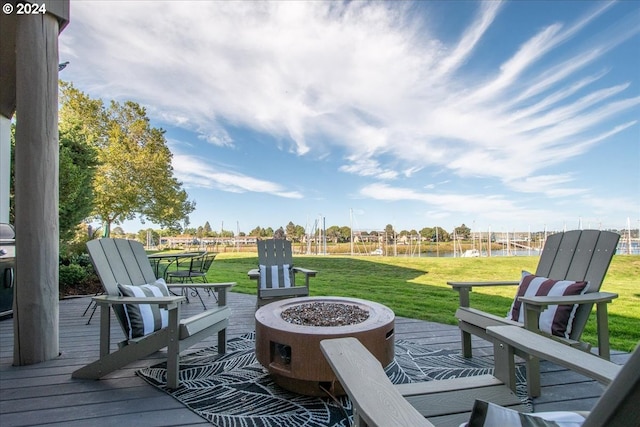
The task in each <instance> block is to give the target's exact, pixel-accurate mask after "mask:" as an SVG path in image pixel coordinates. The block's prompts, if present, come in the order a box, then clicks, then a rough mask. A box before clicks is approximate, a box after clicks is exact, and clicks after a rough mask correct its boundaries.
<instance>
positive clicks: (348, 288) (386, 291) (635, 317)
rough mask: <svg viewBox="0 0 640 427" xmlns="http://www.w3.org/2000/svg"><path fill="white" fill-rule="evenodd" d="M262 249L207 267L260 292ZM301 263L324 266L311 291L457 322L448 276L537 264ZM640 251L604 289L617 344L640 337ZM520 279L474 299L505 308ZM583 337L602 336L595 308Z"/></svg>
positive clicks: (613, 271) (615, 267)
mask: <svg viewBox="0 0 640 427" xmlns="http://www.w3.org/2000/svg"><path fill="white" fill-rule="evenodd" d="M257 262H258V259H257V256H256V255H251V254H243V253H220V254H219V255H218V256H217V257H216V260H215V262H214V264H213V266H212V268H211V269H210V271H209V275H208V279H209V280H210V281H211V282H223V281H235V282H237V283H238V285H237V286H236V287H235V288H234V291H235V292H243V293H251V294H255V292H256V289H255V287H256V283H255V281H251V280H249V279H248V278H247V271H249V270H250V269H251V268H255V267H257ZM294 263H295V265H297V266H300V267H304V268H310V269H314V270H317V271H318V275H317V276H316V277H315V278H312V279H311V295H319V296H322V295H335V296H347V297H354V298H362V299H368V300H372V301H377V302H379V303H381V304H384V305H386V306H388V307H390V308H391V309H392V310H393V311H394V312H395V313H396V315H397V316H402V317H410V318H415V319H423V320H428V321H432V322H439V323H448V324H456V319H455V317H454V313H455V311H456V308H457V307H458V294H457V293H456V292H455V291H453V290H452V289H451V288H450V287H449V286H448V285H447V284H446V282H447V281H450V280H457V281H483V280H519V279H520V272H521V270H523V269H525V270H529V271H534V270H535V268H536V265H537V263H538V257H535V256H531V257H492V258H401V257H398V258H394V257H347V256H296V257H294ZM639 286H640V257H639V256H628V255H616V256H615V257H614V259H613V261H612V263H611V266H610V267H609V271H608V273H607V276H606V278H605V281H604V284H603V285H602V290H604V291H608V292H615V293H617V294H619V295H620V297H619V298H618V299H616V300H614V302H613V303H612V304H610V305H609V326H610V330H611V347H612V348H614V349H617V350H623V351H631V350H633V348H634V347H635V346H636V345H637V344H638V342H640V287H639ZM514 293H515V287H498V288H488V289H479V288H474V291H473V292H472V294H471V305H472V307H475V308H479V309H481V310H484V311H488V312H491V313H494V314H497V315H501V316H504V315H506V312H507V311H508V309H509V306H510V304H511V301H512V298H513V295H514ZM583 339H584V340H586V341H588V342H590V343H592V344H594V345H595V344H596V343H597V338H596V335H595V312H594V313H592V316H591V319H590V320H589V324H588V325H587V328H586V330H585V332H584V334H583Z"/></svg>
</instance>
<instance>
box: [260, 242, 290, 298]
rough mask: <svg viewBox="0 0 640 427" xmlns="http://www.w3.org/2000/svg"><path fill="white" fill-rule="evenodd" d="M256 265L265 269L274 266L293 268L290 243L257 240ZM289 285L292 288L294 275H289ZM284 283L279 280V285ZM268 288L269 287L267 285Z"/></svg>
mask: <svg viewBox="0 0 640 427" xmlns="http://www.w3.org/2000/svg"><path fill="white" fill-rule="evenodd" d="M257 246H258V264H259V265H265V266H267V268H269V267H272V266H274V265H277V266H282V265H285V264H287V265H289V267H290V268H291V267H293V255H292V252H291V242H290V241H289V240H285V239H267V240H258V242H257ZM290 276H291V285H292V286H294V285H295V284H294V280H295V275H294V274H290ZM283 282H284V281H283V280H281V281H280V283H283ZM269 287H270V285H269Z"/></svg>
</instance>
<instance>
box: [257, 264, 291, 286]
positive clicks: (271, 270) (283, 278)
mask: <svg viewBox="0 0 640 427" xmlns="http://www.w3.org/2000/svg"><path fill="white" fill-rule="evenodd" d="M259 270H260V289H269V288H290V287H291V267H290V266H289V264H284V265H271V266H269V267H267V266H266V265H260V266H259Z"/></svg>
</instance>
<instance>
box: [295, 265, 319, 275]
mask: <svg viewBox="0 0 640 427" xmlns="http://www.w3.org/2000/svg"><path fill="white" fill-rule="evenodd" d="M291 270H293V272H294V273H303V274H304V275H305V276H309V277H315V276H316V274H318V272H317V271H315V270H309V269H307V268H302V267H293V268H292V269H291Z"/></svg>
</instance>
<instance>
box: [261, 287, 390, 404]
mask: <svg viewBox="0 0 640 427" xmlns="http://www.w3.org/2000/svg"><path fill="white" fill-rule="evenodd" d="M336 304H338V305H344V307H343V308H344V309H340V307H337V308H338V309H337V310H332V311H336V312H339V314H338V315H336V316H335V317H336V319H337V320H336V319H334V320H331V319H327V317H330V316H329V315H328V314H326V313H321V315H319V314H318V313H315V314H314V313H311V314H306V313H307V312H309V311H312V310H316V309H318V310H322V309H324V308H326V307H323V305H332V306H335V305H336ZM285 311H286V313H287V314H286V315H285V317H287V318H288V319H289V321H287V320H285V319H284V318H283V312H285ZM300 312H302V313H303V315H302V317H304V318H306V317H311V318H313V317H314V316H315V317H322V319H320V320H322V323H326V322H329V323H330V324H337V325H338V326H313V325H309V324H297V323H291V317H300V316H291V313H300ZM362 312H366V313H365V315H362ZM367 314H368V315H367ZM345 317H346V318H356V317H358V318H359V320H358V323H353V324H343V323H345ZM338 318H340V319H338ZM362 318H364V320H362ZM394 320H395V316H394V314H393V311H391V310H390V309H389V308H387V307H385V306H384V305H382V304H378V303H375V302H372V301H366V300H361V299H356V298H344V297H306V298H292V299H287V300H282V301H276V302H273V303H271V304H267V305H265V306H263V307H261V308H260V309H259V310H258V311H256V357H257V359H258V361H259V362H260V363H261V364H262V366H264V367H265V368H266V369H267V370H268V371H269V373H270V374H271V375H272V377H273V380H274V381H275V382H276V384H278V385H280V386H281V387H283V388H285V389H287V390H290V391H293V392H295V393H299V394H305V395H311V396H322V395H325V391H324V390H323V388H324V389H327V390H329V391H330V392H331V393H333V394H335V395H342V394H344V390H343V389H342V387H341V386H340V383H339V382H338V381H337V379H336V377H335V375H334V374H333V371H332V370H331V367H330V366H329V364H328V363H327V361H326V359H325V358H324V355H323V354H322V351H321V350H320V341H322V340H324V339H330V338H341V337H355V338H358V339H359V340H360V341H361V342H362V344H363V345H364V346H365V347H367V349H368V350H369V351H370V352H371V353H372V354H373V355H374V356H375V357H376V358H377V359H378V360H379V361H380V363H381V364H382V365H383V366H387V365H388V364H389V363H391V361H393V356H394ZM294 321H295V322H299V323H307V322H306V321H304V322H303V321H299V319H298V320H294ZM347 323H348V322H347Z"/></svg>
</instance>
